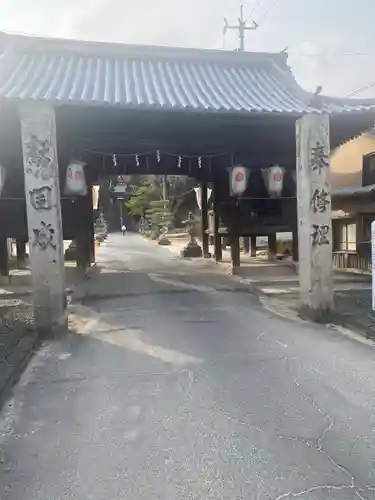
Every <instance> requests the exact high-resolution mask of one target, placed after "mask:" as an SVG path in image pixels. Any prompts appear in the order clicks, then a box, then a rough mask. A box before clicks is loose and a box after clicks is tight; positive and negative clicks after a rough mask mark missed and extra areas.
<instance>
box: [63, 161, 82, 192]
mask: <svg viewBox="0 0 375 500" xmlns="http://www.w3.org/2000/svg"><path fill="white" fill-rule="evenodd" d="M84 166H85V163H82V162H81V161H72V162H71V163H70V164H69V165H68V168H67V169H66V178H65V190H64V194H66V195H76V196H86V195H87V184H86V177H85V170H84Z"/></svg>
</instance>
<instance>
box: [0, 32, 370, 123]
mask: <svg viewBox="0 0 375 500" xmlns="http://www.w3.org/2000/svg"><path fill="white" fill-rule="evenodd" d="M0 44H2V46H3V49H2V55H1V56H0V97H3V98H7V99H34V100H47V101H50V102H52V103H55V104H69V103H70V104H85V105H96V106H117V107H132V108H147V109H150V108H155V109H168V110H191V111H207V112H222V113H228V112H231V113H262V114H264V113H287V114H296V115H299V114H301V113H303V112H306V111H308V110H313V108H311V106H310V104H311V99H312V94H310V93H308V92H305V91H304V90H303V89H301V88H300V87H299V86H298V84H297V83H296V81H295V80H294V77H293V74H292V72H291V70H290V68H289V67H288V65H287V59H286V55H285V54H284V53H280V54H257V53H238V52H227V51H211V50H194V49H173V48H166V47H147V46H144V47H142V46H127V45H120V44H103V43H89V42H75V41H66V40H64V41H62V40H51V39H42V38H33V37H22V36H14V35H4V34H2V36H1V37H0ZM319 108H320V109H324V110H326V111H329V112H342V111H344V112H345V111H361V110H371V109H374V110H375V101H366V102H361V101H356V100H340V99H331V98H327V99H326V98H322V99H321V105H320V106H319Z"/></svg>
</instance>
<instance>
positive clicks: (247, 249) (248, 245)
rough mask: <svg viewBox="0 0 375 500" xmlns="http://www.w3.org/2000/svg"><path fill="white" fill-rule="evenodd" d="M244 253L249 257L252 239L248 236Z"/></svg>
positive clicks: (245, 240) (244, 244) (244, 245)
mask: <svg viewBox="0 0 375 500" xmlns="http://www.w3.org/2000/svg"><path fill="white" fill-rule="evenodd" d="M243 251H244V254H245V255H249V253H250V238H249V237H248V236H244V239H243Z"/></svg>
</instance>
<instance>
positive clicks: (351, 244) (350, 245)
mask: <svg viewBox="0 0 375 500" xmlns="http://www.w3.org/2000/svg"><path fill="white" fill-rule="evenodd" d="M337 233H338V245H337V247H338V248H337V250H339V251H340V250H341V251H343V250H349V251H353V252H355V251H356V249H357V224H356V223H355V222H349V221H348V222H340V223H339V224H338V231H337Z"/></svg>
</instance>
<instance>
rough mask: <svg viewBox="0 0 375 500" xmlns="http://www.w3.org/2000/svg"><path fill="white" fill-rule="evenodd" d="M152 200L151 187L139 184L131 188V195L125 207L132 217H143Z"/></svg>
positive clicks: (146, 184)
mask: <svg viewBox="0 0 375 500" xmlns="http://www.w3.org/2000/svg"><path fill="white" fill-rule="evenodd" d="M152 198H153V193H152V186H151V185H150V184H148V183H141V184H139V185H138V186H132V195H131V197H130V198H129V200H128V201H126V202H125V205H126V207H127V209H128V211H129V214H130V215H131V216H132V217H137V218H140V217H144V216H145V215H146V211H147V209H148V208H149V207H150V202H151V200H152Z"/></svg>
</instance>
